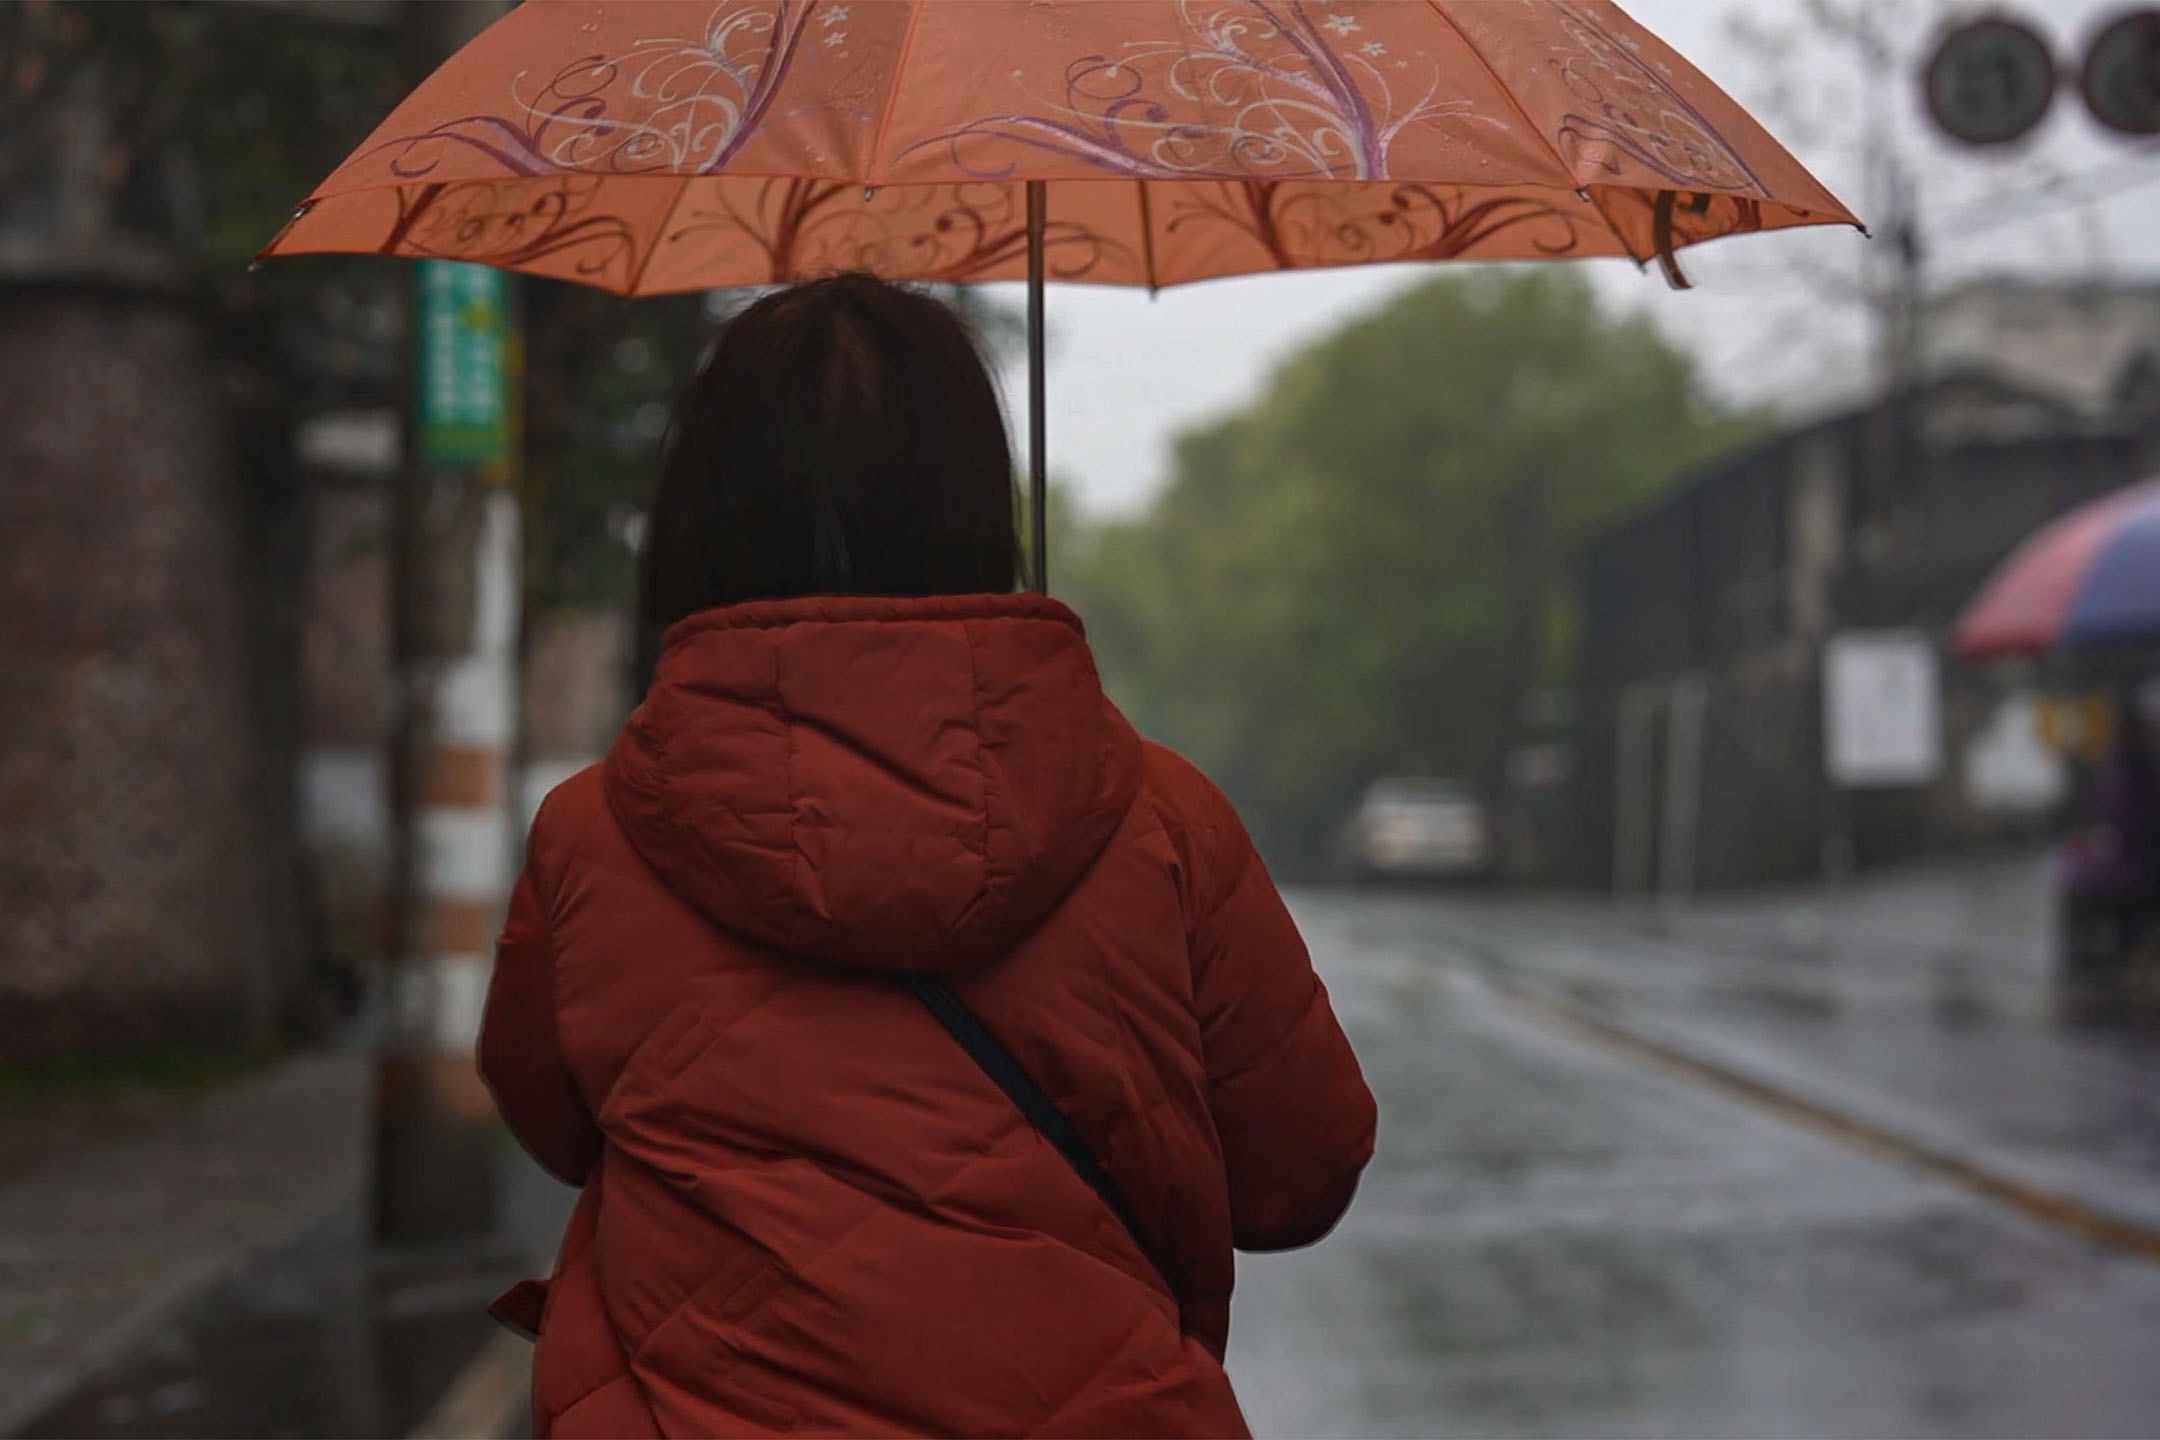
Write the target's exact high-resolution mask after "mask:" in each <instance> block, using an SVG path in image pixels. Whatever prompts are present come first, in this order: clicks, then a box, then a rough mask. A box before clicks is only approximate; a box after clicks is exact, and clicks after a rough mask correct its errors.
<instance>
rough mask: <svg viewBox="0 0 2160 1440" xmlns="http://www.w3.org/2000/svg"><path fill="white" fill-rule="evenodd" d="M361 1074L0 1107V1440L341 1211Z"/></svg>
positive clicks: (351, 1064) (351, 1062) (313, 1072)
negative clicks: (223, 1282)
mask: <svg viewBox="0 0 2160 1440" xmlns="http://www.w3.org/2000/svg"><path fill="white" fill-rule="evenodd" d="M366 1073H367V1072H366V1066H365V1058H364V1056H363V1055H362V1054H361V1053H359V1052H358V1051H354V1050H343V1051H333V1052H318V1053H310V1054H303V1055H300V1056H296V1057H293V1058H290V1059H287V1060H284V1061H281V1062H279V1063H278V1064H276V1065H275V1066H274V1067H273V1068H271V1069H269V1070H267V1071H265V1072H262V1073H260V1074H256V1075H251V1076H247V1077H245V1078H242V1079H238V1080H235V1081H232V1082H229V1083H227V1084H225V1085H223V1086H220V1087H218V1088H216V1089H213V1090H211V1091H209V1092H208V1093H205V1094H202V1095H200V1096H185V1097H183V1096H152V1097H139V1098H136V1099H134V1100H115V1101H113V1102H111V1103H110V1104H108V1105H106V1106H104V1107H102V1109H101V1107H100V1105H99V1104H97V1103H94V1102H85V1101H82V1100H80V1099H79V1098H78V1099H62V1100H56V1101H52V1102H46V1101H42V1100H11V1101H8V1102H5V1103H0V1128H4V1129H6V1130H7V1131H8V1132H9V1133H10V1135H11V1136H12V1137H13V1138H12V1140H11V1142H9V1143H0V1163H4V1164H5V1166H6V1169H5V1170H4V1171H0V1435H6V1434H13V1433H15V1432H16V1431H18V1430H20V1429H21V1428H22V1427H23V1426H25V1425H26V1424H28V1423H29V1422H30V1421H31V1420H32V1419H33V1418H34V1417H35V1416H37V1415H38V1414H40V1413H41V1412H42V1411H44V1410H45V1409H47V1408H48V1407H50V1406H51V1405H52V1404H53V1403H54V1402H55V1401H57V1400H58V1399H60V1398H61V1397H62V1396H64V1395H65V1394H67V1392H68V1391H69V1390H71V1389H72V1388H74V1387H75V1386H76V1385H77V1384H79V1383H80V1382H82V1381H83V1380H84V1379H85V1378H87V1377H88V1376H89V1375H91V1374H92V1373H94V1372H95V1371H97V1370H98V1369H99V1368H101V1367H102V1366H104V1365H107V1364H109V1363H111V1362H113V1361H115V1360H117V1359H118V1358H119V1357H120V1356H122V1355H123V1354H124V1353H125V1352H126V1351H127V1350H128V1349H129V1348H130V1347H131V1346H132V1345H134V1344H135V1343H136V1342H138V1341H141V1340H143V1339H145V1338H146V1337H149V1336H151V1335H152V1334H153V1333H154V1332H156V1331H157V1330H158V1329H159V1327H160V1326H161V1325H164V1324H166V1323H168V1322H170V1321H172V1320H174V1319H175V1318H177V1317H178V1316H179V1315H180V1314H181V1313H182V1312H183V1311H185V1310H186V1308H187V1307H188V1306H189V1305H190V1304H191V1303H192V1302H194V1301H195V1300H197V1299H198V1298H200V1297H201V1296H202V1295H203V1293H204V1292H205V1291H207V1290H208V1289H209V1288H210V1287H211V1286H213V1285H214V1284H215V1283H216V1282H217V1281H218V1280H219V1279H220V1278H221V1277H223V1276H225V1275H226V1274H228V1273H229V1272H231V1271H233V1270H234V1269H236V1268H238V1267H239V1266H241V1265H243V1264H245V1263H246V1262H247V1261H248V1260H249V1259H251V1258H252V1257H255V1256H258V1255H261V1254H264V1253H266V1252H268V1251H270V1250H272V1249H274V1248H275V1247H277V1246H279V1245H281V1244H285V1243H289V1242H290V1241H291V1240H293V1239H294V1238H295V1237H296V1236H298V1235H300V1234H301V1233H302V1232H303V1231H305V1230H306V1229H307V1228H308V1227H309V1226H310V1225H311V1224H317V1223H321V1222H324V1221H326V1220H328V1219H329V1218H330V1217H332V1216H333V1215H334V1214H336V1213H337V1212H338V1211H339V1210H340V1209H341V1208H344V1209H349V1208H350V1207H351V1206H352V1204H353V1203H354V1201H355V1199H356V1197H357V1195H358V1189H359V1182H360V1174H361V1156H362V1144H363V1135H364V1121H365V1114H366V1111H365V1099H366V1088H365V1077H366ZM108 1127H110V1128H111V1129H112V1130H115V1131H117V1133H113V1134H110V1135H109V1136H107V1135H105V1134H101V1133H99V1132H100V1131H102V1130H105V1129H107V1128H108ZM33 1144H34V1146H35V1151H34V1153H33V1150H32V1147H33ZM38 1156H44V1157H50V1158H44V1159H39V1158H36V1157H38Z"/></svg>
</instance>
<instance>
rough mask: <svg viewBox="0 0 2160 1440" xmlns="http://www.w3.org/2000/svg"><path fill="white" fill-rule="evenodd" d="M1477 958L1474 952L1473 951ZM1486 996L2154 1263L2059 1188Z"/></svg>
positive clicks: (2138, 1236)
mask: <svg viewBox="0 0 2160 1440" xmlns="http://www.w3.org/2000/svg"><path fill="white" fill-rule="evenodd" d="M1473 953H1477V952H1473ZM1478 978H1479V980H1480V981H1481V982H1482V983H1483V984H1485V985H1486V986H1488V987H1489V988H1490V991H1491V993H1492V994H1493V995H1495V996H1496V997H1498V998H1499V999H1501V1000H1503V1001H1506V1002H1507V1003H1509V1004H1511V1005H1513V1006H1515V1007H1516V1008H1517V1009H1518V1010H1521V1011H1523V1012H1524V1013H1526V1014H1529V1015H1533V1016H1535V1017H1538V1018H1541V1019H1543V1020H1545V1021H1547V1022H1549V1023H1557V1024H1560V1025H1563V1026H1566V1027H1567V1028H1569V1029H1572V1030H1575V1031H1576V1032H1578V1033H1580V1034H1582V1035H1584V1036H1586V1037H1587V1038H1589V1039H1591V1040H1594V1041H1596V1042H1598V1043H1600V1044H1602V1045H1604V1046H1606V1047H1607V1048H1609V1049H1613V1050H1617V1051H1622V1052H1625V1053H1627V1054H1629V1055H1632V1056H1634V1057H1635V1058H1637V1059H1640V1060H1646V1061H1649V1062H1650V1063H1652V1064H1655V1065H1658V1066H1660V1067H1662V1068H1664V1069H1666V1070H1670V1071H1673V1072H1675V1073H1678V1074H1681V1075H1684V1076H1686V1077H1688V1078H1689V1079H1691V1080H1694V1081H1695V1082H1697V1083H1698V1084H1703V1085H1707V1086H1709V1087H1711V1088H1713V1089H1715V1090H1718V1091H1720V1092H1722V1093H1724V1094H1726V1095H1728V1096H1731V1097H1733V1098H1735V1099H1739V1100H1741V1101H1744V1102H1746V1103H1748V1104H1751V1105H1753V1106H1755V1107H1756V1108H1757V1109H1760V1110H1765V1111H1769V1112H1771V1113H1773V1114H1775V1115H1777V1116H1779V1117H1780V1118H1782V1119H1784V1120H1786V1121H1788V1122H1790V1123H1793V1124H1796V1125H1801V1126H1804V1127H1806V1128H1808V1129H1810V1130H1813V1131H1815V1132H1817V1133H1818V1134H1823V1135H1827V1136H1829V1137H1831V1138H1832V1139H1836V1140H1839V1141H1842V1142H1843V1143H1845V1144H1847V1145H1850V1146H1852V1147H1853V1148H1855V1149H1859V1150H1863V1151H1866V1152H1868V1153H1870V1154H1873V1155H1876V1156H1879V1157H1881V1158H1883V1159H1886V1160H1890V1161H1893V1162H1895V1163H1898V1164H1902V1165H1905V1166H1907V1167H1909V1168H1911V1169H1914V1170H1917V1171H1920V1172H1921V1173H1923V1174H1927V1175H1931V1176H1933V1177H1934V1178H1936V1179H1938V1180H1943V1181H1947V1182H1949V1183H1950V1184H1953V1185H1956V1186H1958V1187H1959V1188H1960V1189H1963V1190H1965V1191H1967V1192H1968V1193H1970V1194H1974V1195H1977V1196H1979V1197H1981V1198H1982V1199H1985V1200H1989V1201H1992V1202H1994V1203H1995V1204H1998V1205H2001V1206H2003V1207H2005V1208H2006V1209H2010V1210H2015V1211H2017V1212H2018V1213H2019V1214H2021V1215H2023V1216H2025V1217H2026V1218H2027V1219H2029V1220H2035V1221H2038V1222H2040V1223H2041V1224H2044V1225H2047V1226H2050V1227H2052V1228H2054V1229H2057V1230H2061V1231H2065V1232H2067V1233H2070V1234H2073V1235H2076V1236H2077V1237H2079V1238H2080V1239H2082V1240H2085V1241H2087V1242H2090V1243H2092V1244H2096V1245H2104V1246H2106V1247H2108V1248H2109V1249H2112V1250H2117V1251H2120V1252H2122V1253H2125V1254H2128V1255H2134V1256H2136V1257H2137V1258H2139V1259H2141V1260H2145V1261H2149V1262H2151V1263H2154V1264H2160V1228H2155V1227H2154V1226H2152V1225H2151V1224H2149V1223H2146V1222H2144V1221H2142V1220H2141V1219H2136V1218H2132V1217H2129V1216H2125V1215H2122V1214H2119V1213H2114V1212H2112V1211H2111V1210H2110V1209H2108V1208H2105V1207H2103V1206H2099V1205H2095V1204H2093V1203H2091V1202H2089V1201H2087V1200H2085V1199H2082V1198H2080V1197H2079V1196H2077V1195H2074V1194H2069V1193H2066V1192H2065V1191H2063V1190H2062V1189H2059V1188H2056V1187H2051V1186H2047V1185H2042V1184H2035V1183H2033V1182H2031V1181H2028V1180H2023V1179H2020V1178H2018V1177H2017V1176H2015V1175H2013V1174H2010V1173H2008V1169H2009V1168H2010V1167H2006V1166H2002V1165H1996V1164H1990V1163H1989V1162H1988V1161H1986V1160H1985V1159H1978V1158H1974V1157H1972V1156H1971V1155H1969V1154H1966V1153H1961V1152H1960V1151H1959V1150H1956V1149H1953V1148H1950V1147H1947V1146H1944V1145H1942V1144H1939V1143H1937V1142H1934V1141H1929V1140H1925V1139H1921V1138H1918V1137H1916V1136H1913V1135H1909V1134H1905V1133H1902V1132H1900V1131H1899V1130H1897V1129H1894V1128H1891V1127H1889V1126H1885V1125H1882V1124H1880V1123H1877V1122H1874V1121H1870V1120H1867V1119H1864V1118H1861V1117H1859V1116H1856V1115H1853V1114H1850V1113H1848V1112H1847V1111H1845V1110H1843V1109H1840V1108H1838V1107H1837V1106H1835V1105H1832V1104H1828V1103H1826V1102H1824V1101H1822V1100H1819V1099H1816V1098H1813V1097H1811V1096H1809V1095H1806V1094H1804V1093H1802V1092H1801V1091H1800V1090H1798V1089H1795V1088H1793V1087H1791V1086H1788V1085H1784V1084H1779V1083H1777V1082H1774V1081H1771V1080H1766V1079H1763V1078H1761V1077H1759V1076H1757V1075H1752V1074H1749V1073H1748V1072H1747V1071H1746V1070H1744V1069H1742V1068H1740V1067H1737V1066H1735V1065H1733V1064H1731V1063H1729V1062H1727V1061H1724V1060H1721V1059H1717V1058H1712V1057H1710V1056H1707V1055H1704V1054H1702V1053H1700V1052H1699V1051H1697V1050H1695V1049H1694V1048H1693V1047H1689V1046H1684V1045H1680V1044H1676V1043H1674V1042H1673V1041H1671V1040H1669V1039H1666V1038H1664V1037H1661V1036H1658V1035H1654V1034H1651V1033H1649V1032H1647V1031H1645V1030H1643V1029H1641V1028H1639V1027H1637V1026H1633V1025H1629V1024H1626V1023H1624V1022H1623V1021H1620V1020H1616V1019H1614V1018H1612V1017H1610V1016H1607V1015H1602V1014H1598V1013H1595V1012H1593V1011H1590V1010H1588V1009H1586V1008H1584V1007H1582V1006H1579V1005H1576V1004H1574V1003H1572V1002H1570V1001H1567V1000H1563V999H1559V998H1556V997H1554V996H1552V995H1548V994H1545V993H1543V992H1541V991H1539V990H1537V989H1535V988H1532V987H1528V986H1524V985H1522V984H1520V983H1519V982H1516V981H1513V980H1507V979H1500V978H1496V977H1494V976H1491V975H1481V976H1479V977H1478Z"/></svg>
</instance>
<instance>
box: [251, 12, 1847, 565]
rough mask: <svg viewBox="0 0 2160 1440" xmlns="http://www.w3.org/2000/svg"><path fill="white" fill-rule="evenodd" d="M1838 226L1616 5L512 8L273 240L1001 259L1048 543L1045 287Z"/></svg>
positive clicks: (706, 277)
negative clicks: (1026, 326)
mask: <svg viewBox="0 0 2160 1440" xmlns="http://www.w3.org/2000/svg"><path fill="white" fill-rule="evenodd" d="M1834 223H1843V224H1857V223H1858V222H1857V221H1855V220H1854V218H1853V216H1852V214H1851V213H1850V212H1849V211H1847V210H1846V209H1845V207H1844V206H1843V205H1841V204H1839V203H1838V201H1837V199H1836V198H1835V197H1834V196H1832V195H1831V194H1830V192H1829V191H1828V190H1826V189H1825V188H1823V186H1822V185H1821V184H1820V183H1818V182H1817V181H1816V180H1815V179H1814V177H1813V176H1811V175H1809V174H1808V173H1807V171H1806V170H1804V169H1803V168H1802V167H1801V166H1800V165H1799V163H1798V162H1796V161H1795V160H1794V159H1793V158H1792V157H1791V156H1790V155H1789V154H1787V153H1786V151H1785V150H1784V149H1783V148H1782V147H1781V146H1779V145H1778V143H1777V142H1776V141H1775V140H1773V139H1771V138H1770V136H1769V135H1768V134H1767V133H1766V132H1765V131H1764V130H1763V129H1762V127H1761V126H1760V125H1758V124H1756V123H1755V121H1754V120H1753V119H1752V118H1750V117H1749V116H1748V114H1747V113H1746V112H1745V111H1743V110H1742V109H1741V108H1740V107H1739V106H1738V105H1737V104H1735V103H1734V102H1733V101H1732V100H1731V99H1730V98H1729V97H1728V96H1727V95H1725V93H1724V92H1723V91H1721V90H1719V89H1718V88H1717V87H1716V86H1715V85H1713V84H1711V83H1710V81H1709V80H1707V79H1705V78H1704V77H1703V76H1702V74H1701V73H1700V72H1698V71H1697V70H1695V69H1694V68H1693V67H1692V66H1690V65H1689V64H1688V63H1687V62H1686V61H1685V60H1683V59H1681V58H1680V56H1679V55H1678V54H1676V53H1675V52H1674V51H1673V50H1671V49H1670V48H1668V47H1667V46H1666V45H1664V44H1663V43H1662V42H1661V41H1659V40H1658V39H1657V38H1656V37H1655V36H1653V35H1651V34H1650V33H1649V32H1647V31H1645V30H1644V29H1643V28H1642V27H1641V26H1639V25H1637V24H1636V23H1635V22H1634V21H1633V20H1631V19H1630V18H1629V17H1628V16H1627V15H1626V14H1625V13H1623V12H1622V11H1621V10H1620V9H1619V7H1618V6H1616V5H1613V4H1610V3H1607V0H639V3H635V4H628V3H618V4H607V3H586V0H529V3H527V4H525V5H523V6H522V7H521V8H519V9H518V10H516V11H514V12H513V13H511V14H510V15H509V16H507V17H505V18H504V19H503V20H501V21H500V22H498V23H497V24H496V25H494V26H493V27H492V28H490V29H489V30H488V31H487V32H486V33H484V34H482V35H481V36H480V37H479V38H477V39H476V40H474V41H473V42H472V43H471V44H469V45H467V46H466V47H465V48H464V49H463V50H461V51H460V52H459V53H458V54H457V55H456V56H455V57H453V58H452V59H451V60H450V61H449V62H448V63H446V64H445V65H444V66H443V67H442V68H441V69H439V70H438V71H436V72H435V74H433V75H432V76H430V77H429V78H428V80H427V81H426V82H425V83H423V84H422V85H421V86H420V87H419V88H418V89H417V90H415V91H414V92H413V93H412V94H411V95H410V96H408V97H407V98H406V100H405V101H404V103H402V104H401V105H399V106H398V108H397V109H396V110H395V111H393V112H392V113H391V115H390V117H389V119H387V120H385V121H384V122H383V124H382V126H381V127H380V128H379V129H377V131H376V132H375V134H374V135H372V136H371V137H369V139H368V140H367V142H366V143H365V144H363V145H362V146H361V147H360V148H359V149H358V150H356V151H355V152H354V153H353V155H352V156H351V157H350V158H349V159H348V160H346V162H345V163H344V164H343V165H341V166H340V167H339V168H338V169H337V170H336V171H335V172H334V173H333V174H332V175H331V176H330V177H329V179H327V180H326V181H324V182H323V184H322V185H321V186H320V187H319V188H318V189H317V190H316V191H315V193H314V194H313V195H312V196H310V197H309V198H308V200H307V201H306V202H305V204H303V205H302V207H301V209H300V212H299V214H298V215H297V216H295V218H294V219H293V221H292V223H291V224H289V225H287V226H286V228H285V229H284V231H283V232H282V233H280V234H279V235H278V237H277V238H276V239H275V240H273V241H272V242H271V244H270V245H269V247H268V248H267V249H266V250H265V251H264V253H265V254H266V255H292V254H304V253H309V252H324V251H339V252H366V253H380V254H386V255H410V256H429V257H436V258H443V259H453V260H467V261H476V262H479V263H481V264H486V265H494V266H500V267H504V268H509V269H514V270H520V271H524V272H526V273H528V274H534V275H546V276H552V277H555V278H558V279H565V280H575V281H580V282H583V283H586V284H591V285H599V286H603V287H605V288H607V289H610V290H614V291H617V292H619V293H622V294H626V295H647V294H661V293H666V292H670V291H682V290H704V289H712V288H717V287H722V286H735V285H761V284H771V283H778V282H784V281H789V280H794V279H798V278H802V277H806V276H811V275H817V274H824V273H830V272H832V271H836V270H843V269H861V270H870V271H874V272H876V273H878V274H882V275H885V276H888V277H891V278H895V279H934V280H999V279H1008V278H1012V279H1017V278H1020V277H1023V276H1025V277H1027V278H1028V279H1029V281H1030V294H1029V318H1030V322H1031V333H1032V339H1033V343H1031V345H1030V361H1031V365H1030V398H1031V401H1032V402H1033V403H1032V414H1031V417H1030V419H1031V436H1030V439H1031V447H1030V448H1031V458H1032V460H1033V462H1034V473H1033V477H1032V478H1033V481H1034V484H1035V487H1036V490H1037V504H1036V507H1035V512H1034V513H1035V517H1036V524H1037V526H1038V532H1037V535H1036V537H1035V539H1036V544H1037V549H1036V554H1037V560H1038V565H1039V564H1040V557H1041V553H1042V552H1041V539H1042V537H1041V534H1040V528H1039V527H1040V525H1041V523H1042V513H1043V507H1042V505H1041V503H1040V489H1041V486H1042V483H1043V461H1044V445H1043V430H1042V357H1041V344H1040V339H1041V310H1042V293H1041V287H1042V282H1043V281H1044V280H1045V279H1054V280H1067V281H1086V282H1096V283H1104V284H1125V285H1147V286H1150V287H1154V286H1161V285H1171V284H1177V283H1180V282H1183V281H1188V280H1202V279H1208V278H1211V277H1215V276H1222V275H1235V274H1242V273H1247V272H1251V271H1260V270H1292V269H1305V268H1312V267H1319V266H1332V265H1358V264H1373V263H1381V262H1388V261H1410V260H1454V259H1477V260H1504V259H1526V258H1551V257H1561V256H1590V255H1625V256H1629V257H1631V258H1633V259H1635V260H1637V261H1640V262H1648V261H1651V260H1657V261H1659V262H1661V263H1662V264H1663V266H1664V268H1665V271H1666V273H1667V275H1668V276H1669V277H1670V278H1671V279H1672V280H1673V282H1674V283H1675V284H1684V283H1685V282H1684V281H1683V280H1681V278H1680V272H1679V268H1678V266H1677V265H1676V264H1675V263H1674V260H1673V252H1674V251H1675V250H1676V249H1678V248H1679V247H1681V246H1684V245H1689V244H1694V243H1696V242H1698V241H1702V240H1708V239H1712V238H1714V237H1716V236H1720V235H1727V234H1733V233H1737V232H1742V231H1752V230H1765V229H1775V228H1779V227H1784V226H1791V225H1813V224H1834ZM1040 581H1041V575H1040V573H1039V572H1038V575H1037V582H1038V584H1039V583H1040Z"/></svg>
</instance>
